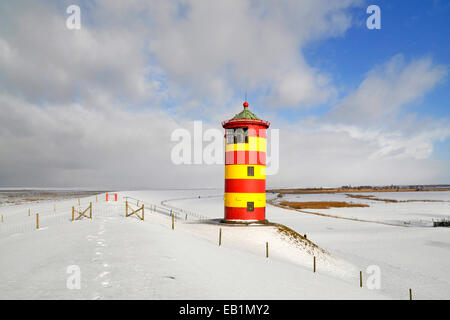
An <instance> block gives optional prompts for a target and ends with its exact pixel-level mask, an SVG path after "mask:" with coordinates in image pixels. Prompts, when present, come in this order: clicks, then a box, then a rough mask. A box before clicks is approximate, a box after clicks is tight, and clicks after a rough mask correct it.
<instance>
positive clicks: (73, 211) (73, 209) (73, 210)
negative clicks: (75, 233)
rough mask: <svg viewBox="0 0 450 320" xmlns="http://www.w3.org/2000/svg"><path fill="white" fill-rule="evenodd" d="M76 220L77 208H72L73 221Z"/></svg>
mask: <svg viewBox="0 0 450 320" xmlns="http://www.w3.org/2000/svg"><path fill="white" fill-rule="evenodd" d="M73 220H75V207H72V221H73Z"/></svg>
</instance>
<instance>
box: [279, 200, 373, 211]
mask: <svg viewBox="0 0 450 320" xmlns="http://www.w3.org/2000/svg"><path fill="white" fill-rule="evenodd" d="M280 204H281V205H282V206H287V207H290V208H294V209H330V208H355V207H357V208H364V207H368V206H369V205H368V204H362V203H352V202H345V201H307V202H290V201H281V202H280Z"/></svg>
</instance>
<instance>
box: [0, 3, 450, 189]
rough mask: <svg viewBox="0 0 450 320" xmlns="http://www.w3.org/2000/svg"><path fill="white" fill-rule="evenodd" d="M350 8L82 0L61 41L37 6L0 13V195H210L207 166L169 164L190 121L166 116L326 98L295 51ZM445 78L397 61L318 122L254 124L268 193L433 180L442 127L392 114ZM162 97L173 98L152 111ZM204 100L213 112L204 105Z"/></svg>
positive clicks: (322, 75)
mask: <svg viewBox="0 0 450 320" xmlns="http://www.w3.org/2000/svg"><path fill="white" fill-rule="evenodd" d="M354 3H355V2H354V1H325V0H320V1H319V0H309V1H301V2H300V1H294V0H292V1H284V2H276V3H275V2H270V1H222V2H216V1H214V2H212V1H195V0H183V1H178V2H168V1H152V2H148V1H143V0H134V1H132V2H131V3H130V2H126V3H125V2H124V1H113V0H107V1H106V0H105V1H96V2H89V3H86V6H87V7H89V8H90V11H89V12H88V13H86V12H84V14H86V15H85V16H84V17H85V18H84V19H85V20H84V23H83V22H82V29H81V30H80V31H75V32H74V31H69V30H67V29H66V28H65V17H66V15H65V10H60V11H59V10H58V9H57V8H55V7H54V6H53V4H52V2H48V3H45V2H44V3H42V4H39V5H36V4H34V5H31V4H30V6H26V5H23V7H22V8H21V10H18V9H14V8H13V7H12V6H13V5H11V4H3V3H2V4H1V5H0V6H4V7H5V10H3V7H2V10H0V18H2V19H1V21H0V24H2V26H4V25H6V24H7V23H8V24H7V26H8V28H1V29H0V83H1V90H0V150H1V153H0V167H1V168H2V169H3V170H1V171H0V182H1V184H2V185H4V186H7V185H9V186H13V185H14V186H20V185H22V186H33V185H34V186H106V187H126V188H128V187H130V188H131V187H137V188H138V187H170V186H178V187H206V186H209V187H221V186H223V168H222V166H220V165H219V166H175V165H173V164H172V163H171V161H170V150H171V147H172V145H173V143H171V142H170V135H171V132H172V131H173V130H174V129H175V128H178V127H183V128H188V129H190V128H191V126H192V123H191V122H188V121H187V120H186V121H185V120H183V119H185V118H184V117H182V116H180V115H186V116H187V117H186V118H187V119H192V114H195V115H196V116H195V117H197V115H202V116H205V117H206V118H207V120H206V122H208V121H210V123H205V125H204V126H205V128H204V129H206V128H207V127H208V126H209V125H212V126H214V127H216V128H220V125H219V122H220V121H221V120H224V119H225V118H227V117H230V116H232V115H233V114H234V112H238V111H240V109H241V106H240V105H241V103H240V102H239V103H238V102H237V101H236V100H235V97H233V96H234V94H233V93H234V92H235V90H236V88H240V90H241V91H244V90H245V89H248V90H252V89H257V90H259V91H261V92H266V90H267V92H269V93H268V95H267V96H266V97H263V98H264V100H265V101H267V102H270V103H267V105H271V107H274V108H276V107H277V106H286V105H289V106H293V107H302V106H308V105H314V104H317V103H324V102H326V101H329V98H330V97H332V96H333V95H335V94H336V89H335V88H334V87H333V82H332V79H331V78H329V77H328V76H327V75H326V72H324V71H323V70H316V69H314V68H311V67H310V66H309V65H308V63H307V62H306V61H305V60H304V58H303V56H302V51H301V50H302V48H303V47H304V46H305V45H306V44H307V43H309V42H310V41H314V40H317V39H323V38H327V37H332V36H339V35H342V34H343V33H344V32H345V31H346V30H347V29H348V28H349V26H350V23H351V19H350V16H349V15H348V10H347V9H348V8H349V7H351V6H352V5H354ZM63 9H64V8H63ZM83 10H84V9H83ZM82 17H83V11H82ZM82 19H83V18H82ZM5 21H6V22H5ZM6 30H8V31H6ZM445 74H446V68H445V67H443V66H440V65H436V64H434V63H433V62H432V60H431V59H430V58H422V59H417V60H414V61H412V62H410V63H405V62H404V61H403V59H402V58H401V57H400V56H397V57H395V58H393V59H392V60H390V61H389V62H388V63H386V64H384V65H382V66H380V67H378V68H375V69H374V70H372V71H371V72H369V73H368V74H367V77H366V79H365V80H364V81H363V82H362V83H361V85H360V86H359V88H358V89H357V90H355V92H353V93H351V94H350V95H349V96H348V97H346V98H344V99H343V100H342V101H341V102H340V103H339V105H338V106H337V107H336V108H335V109H334V110H333V111H332V112H331V114H330V115H328V116H326V117H323V118H320V119H309V120H307V121H302V122H300V123H296V124H295V125H294V126H291V125H289V124H287V123H285V122H283V121H280V120H277V119H276V117H275V116H274V117H268V119H269V120H271V122H272V123H273V125H272V127H274V128H277V127H278V128H280V129H282V130H281V146H280V147H281V154H280V161H281V163H280V165H281V166H280V172H279V174H278V175H276V176H271V177H269V178H268V185H269V186H325V185H341V184H390V183H434V182H436V181H442V179H440V178H442V172H444V171H445V170H446V172H448V168H447V167H446V166H445V165H443V164H442V163H441V162H439V161H435V160H432V159H431V158H430V155H431V154H432V152H433V145H434V143H435V142H436V141H439V140H442V139H445V138H446V137H448V136H449V135H450V132H449V129H448V128H449V126H448V122H447V121H446V120H445V119H444V120H442V121H435V120H433V119H431V120H429V121H425V120H423V119H421V120H417V119H415V118H414V117H412V116H410V115H405V114H404V113H403V114H402V115H401V117H400V116H399V111H400V110H403V109H404V108H407V107H408V105H410V104H411V103H414V102H416V101H420V99H421V98H422V97H423V96H424V95H425V94H427V93H428V92H430V90H432V89H433V88H434V87H435V86H436V85H437V83H438V82H439V81H440V80H442V79H443V77H444V76H445ZM169 95H170V97H171V99H173V100H174V101H177V103H176V104H175V105H172V106H171V107H170V109H163V108H159V107H160V104H161V101H162V100H164V99H167V97H168V96H169ZM207 95H209V98H210V99H212V100H213V101H215V102H216V103H213V104H210V105H205V104H204V103H203V102H202V100H203V98H204V97H205V96H207ZM142 105H146V106H148V108H142ZM224 105H228V106H230V105H232V106H235V107H236V109H233V110H231V109H229V108H228V109H226V110H225V109H224V108H223V106H224ZM130 109H131V110H132V112H131V110H130ZM252 110H254V109H252ZM265 111H266V112H274V113H273V114H275V111H274V110H272V111H270V110H265ZM277 124H278V125H277ZM412 172H414V175H412V174H411V173H412ZM193 177H195V179H193ZM449 178H450V177H449Z"/></svg>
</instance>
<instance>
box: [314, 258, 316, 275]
mask: <svg viewBox="0 0 450 320" xmlns="http://www.w3.org/2000/svg"><path fill="white" fill-rule="evenodd" d="M314 272H316V257H315V256H314Z"/></svg>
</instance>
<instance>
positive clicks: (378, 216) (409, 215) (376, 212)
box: [268, 191, 450, 226]
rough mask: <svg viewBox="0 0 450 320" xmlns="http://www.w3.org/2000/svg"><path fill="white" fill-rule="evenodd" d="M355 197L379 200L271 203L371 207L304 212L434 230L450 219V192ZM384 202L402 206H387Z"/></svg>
mask: <svg viewBox="0 0 450 320" xmlns="http://www.w3.org/2000/svg"><path fill="white" fill-rule="evenodd" d="M353 195H356V196H359V195H361V196H373V198H375V199H378V200H368V199H358V198H353V197H349V196H347V195H346V194H344V193H335V194H285V195H284V196H283V197H282V198H276V197H275V195H273V194H271V195H269V196H268V199H274V201H275V202H276V203H278V202H280V201H292V202H303V201H345V202H352V203H358V204H366V205H369V207H360V208H359V207H355V208H330V209H326V210H323V209H305V210H303V211H308V212H319V213H326V214H329V215H335V216H339V217H345V218H353V219H360V220H369V221H378V222H384V223H389V224H398V225H415V226H433V220H440V219H442V218H447V219H450V191H435V192H370V193H354V194H353ZM381 199H387V200H396V201H398V202H389V201H387V202H386V201H382V200H381ZM422 200H423V201H422Z"/></svg>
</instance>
